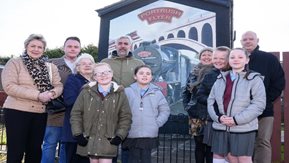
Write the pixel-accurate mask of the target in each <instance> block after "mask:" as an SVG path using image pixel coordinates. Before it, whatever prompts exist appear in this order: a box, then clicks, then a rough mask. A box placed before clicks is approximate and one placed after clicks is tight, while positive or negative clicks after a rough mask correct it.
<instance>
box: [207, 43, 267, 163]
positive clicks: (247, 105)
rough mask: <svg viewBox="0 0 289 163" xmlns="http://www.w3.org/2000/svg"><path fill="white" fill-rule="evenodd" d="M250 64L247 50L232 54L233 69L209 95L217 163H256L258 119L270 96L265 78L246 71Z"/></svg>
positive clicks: (209, 110) (221, 78) (221, 76)
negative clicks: (267, 92)
mask: <svg viewBox="0 0 289 163" xmlns="http://www.w3.org/2000/svg"><path fill="white" fill-rule="evenodd" d="M248 62H249V56H248V54H247V53H246V52H245V51H244V50H243V49H241V48H237V49H233V50H232V51H231V52H230V54H229V64H230V66H231V68H232V70H231V71H227V72H221V74H220V75H219V76H218V78H217V80H216V82H215V84H214V85H213V88H212V90H211V93H210V95H209V98H208V112H209V114H210V116H211V118H212V119H213V121H214V122H213V128H214V130H215V131H214V134H213V142H212V151H213V153H214V158H213V162H214V163H224V162H225V160H224V157H226V156H227V157H228V159H229V162H230V163H252V155H253V150H254V142H255V135H256V131H257V130H258V119H257V117H258V116H259V115H260V114H262V112H263V110H264V109H265V105H266V93H265V87H264V84H263V80H262V77H261V75H260V74H259V73H255V72H252V71H249V70H246V69H245V65H246V64H247V63H248ZM215 102H216V104H217V106H218V110H217V111H216V110H215V109H214V103H215Z"/></svg>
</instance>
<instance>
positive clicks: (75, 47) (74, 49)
mask: <svg viewBox="0 0 289 163" xmlns="http://www.w3.org/2000/svg"><path fill="white" fill-rule="evenodd" d="M80 50H81V47H80V43H79V42H78V41H76V40H67V41H66V43H65V44H64V48H63V51H64V54H65V57H66V58H70V59H75V58H76V57H77V56H78V54H79V53H80Z"/></svg>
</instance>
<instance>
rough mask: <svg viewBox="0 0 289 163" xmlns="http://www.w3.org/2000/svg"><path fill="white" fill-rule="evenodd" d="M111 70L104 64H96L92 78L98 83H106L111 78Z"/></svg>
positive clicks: (108, 82)
mask: <svg viewBox="0 0 289 163" xmlns="http://www.w3.org/2000/svg"><path fill="white" fill-rule="evenodd" d="M112 76H113V73H112V70H111V69H110V68H109V67H108V66H106V65H103V66H98V67H95V68H94V79H95V80H96V81H97V82H98V84H100V85H108V84H110V83H111V80H112Z"/></svg>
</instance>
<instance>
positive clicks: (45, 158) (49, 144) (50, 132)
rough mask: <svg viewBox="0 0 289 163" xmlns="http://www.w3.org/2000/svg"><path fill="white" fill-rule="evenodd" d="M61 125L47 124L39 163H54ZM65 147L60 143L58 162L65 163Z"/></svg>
mask: <svg viewBox="0 0 289 163" xmlns="http://www.w3.org/2000/svg"><path fill="white" fill-rule="evenodd" d="M61 132H62V127H55V126H47V127H46V130H45V135H44V142H43V146H42V159H41V163H54V162H55V155H56V147H57V144H58V143H59V141H60V138H61ZM65 162H66V160H65V147H64V145H63V144H61V145H60V159H59V163H65Z"/></svg>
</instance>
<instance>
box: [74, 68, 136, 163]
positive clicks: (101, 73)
mask: <svg viewBox="0 0 289 163" xmlns="http://www.w3.org/2000/svg"><path fill="white" fill-rule="evenodd" d="M112 77H113V71H112V69H111V67H110V65H109V64H107V63H98V64H96V65H95V67H94V77H93V78H94V79H95V80H96V81H95V82H90V83H89V84H86V85H84V88H83V89H82V91H81V92H80V94H79V96H78V98H77V99H76V102H75V104H74V106H73V108H72V111H71V118H70V123H71V130H72V134H73V136H74V137H75V138H76V140H77V143H78V146H77V154H79V155H81V156H88V157H89V158H90V163H111V162H112V158H113V157H115V156H116V154H117V148H118V145H119V144H120V143H121V142H122V140H124V138H125V137H126V136H127V133H128V130H129V128H130V125H131V111H130V109H129V104H128V100H127V97H126V95H125V92H124V87H123V86H121V85H118V84H117V83H115V82H113V81H112Z"/></svg>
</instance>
